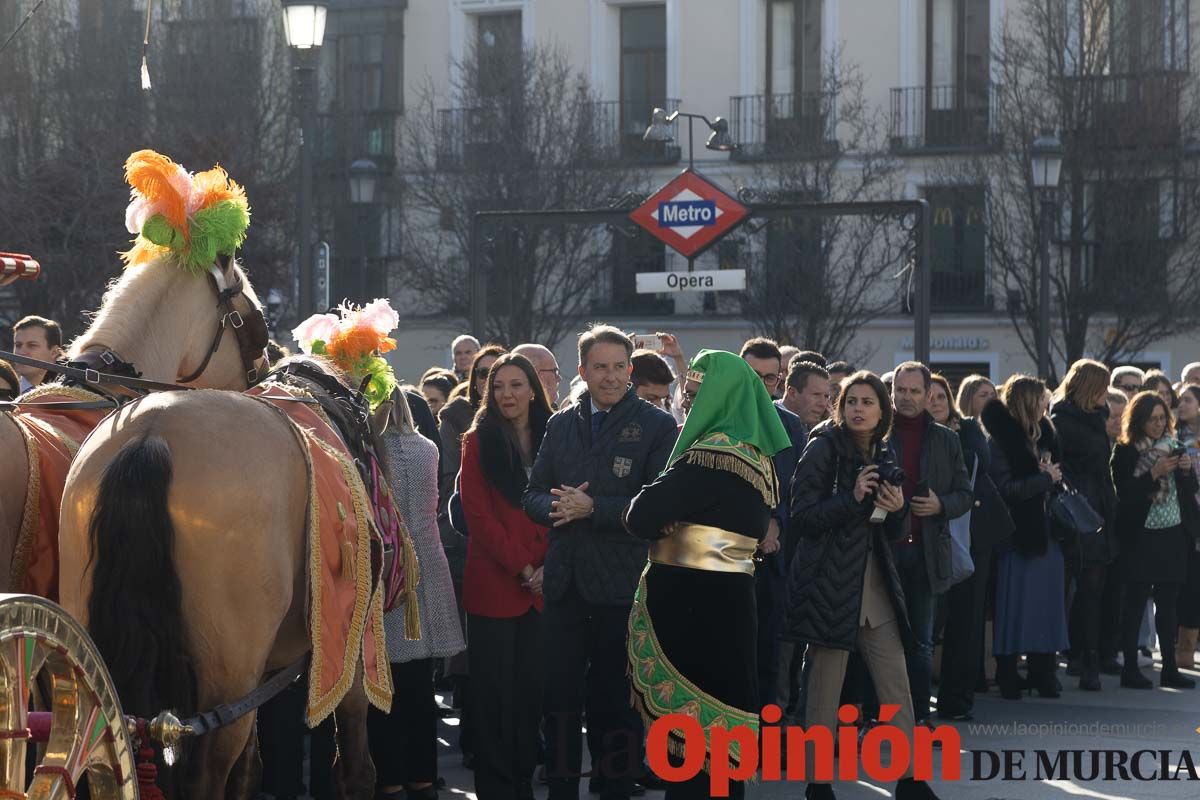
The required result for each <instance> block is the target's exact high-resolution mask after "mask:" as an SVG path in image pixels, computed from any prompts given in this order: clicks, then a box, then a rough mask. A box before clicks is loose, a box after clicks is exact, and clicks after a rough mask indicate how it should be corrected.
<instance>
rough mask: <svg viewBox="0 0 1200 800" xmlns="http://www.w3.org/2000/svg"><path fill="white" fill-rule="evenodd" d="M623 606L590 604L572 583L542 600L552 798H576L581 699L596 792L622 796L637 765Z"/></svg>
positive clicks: (638, 726) (637, 729) (638, 728)
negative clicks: (598, 785)
mask: <svg viewBox="0 0 1200 800" xmlns="http://www.w3.org/2000/svg"><path fill="white" fill-rule="evenodd" d="M629 610H630V607H629V606H624V605H623V606H603V605H597V604H594V603H590V602H588V601H587V600H584V599H583V598H582V597H580V596H579V593H578V592H577V591H576V590H575V588H574V587H571V588H570V589H568V590H567V592H566V594H564V595H563V596H562V597H560V598H558V599H555V600H551V599H550V598H547V599H546V608H545V611H544V613H543V615H542V616H543V623H544V628H543V632H544V635H545V637H546V641H547V642H548V643H550V644H551V645H552V647H553V648H554V650H553V653H554V657H553V658H549V659H547V661H546V708H545V735H546V777H547V779H548V780H549V783H550V798H551V800H577V798H578V797H579V779H580V777H581V772H582V768H583V737H582V734H581V727H582V724H583V710H584V706H585V705H586V707H587V727H588V738H589V739H590V740H591V741H592V742H593V743H594V744H595V747H593V749H592V754H593V761H592V774H593V775H599V776H601V777H603V778H604V792H603V795H602V797H603V798H605V800H607V799H608V798H627V797H629V795H630V792H631V791H632V790H633V782H634V779H635V777H637V775H638V774H639V773H640V771H641V749H642V727H643V726H642V723H641V718H640V716H638V715H637V714H636V713H635V712H634V711H633V708H632V706H631V705H630V700H629V693H630V689H629V679H628V677H627V676H626V662H627V656H626V651H625V635H626V631H627V629H628V625H629ZM471 647H472V648H474V647H475V642H474V641H472V642H471Z"/></svg>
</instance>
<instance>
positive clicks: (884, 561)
mask: <svg viewBox="0 0 1200 800" xmlns="http://www.w3.org/2000/svg"><path fill="white" fill-rule="evenodd" d="M862 466H864V460H863V458H862V456H861V455H860V454H859V453H858V450H857V448H855V447H854V445H853V443H852V442H851V441H850V439H849V437H848V436H847V435H846V434H845V433H844V432H843V431H842V430H841V429H840V428H839V427H837V426H836V425H834V424H833V423H832V422H828V421H827V422H823V423H821V424H820V425H818V426H816V427H815V428H813V430H812V433H811V434H810V435H809V439H808V445H807V446H806V447H805V448H804V454H803V455H802V456H801V457H800V463H799V464H798V465H797V466H796V474H795V477H794V478H793V479H792V519H791V528H792V531H793V532H794V533H798V534H799V538H798V540H797V542H796V554H795V556H794V557H793V559H792V564H791V571H790V573H789V575H788V618H787V625H786V629H785V632H784V637H783V638H785V639H789V640H791V641H798V642H807V643H809V644H815V645H820V646H822V647H832V648H835V649H838V650H853V649H854V646H855V640H856V638H857V635H858V620H859V614H860V611H861V608H862V585H863V574H864V572H865V571H866V568H867V557H868V554H874V557H875V558H877V559H878V561H877V562H876V564H877V565H878V566H879V569H880V572H881V573H882V574H883V577H884V580H885V582H886V583H887V586H888V593H889V595H890V596H891V600H892V606H893V608H894V610H895V613H896V622H897V624H898V625H899V627H900V635H901V638H902V639H903V640H904V642H905V643H906V644H907V643H909V642H910V641H911V638H912V633H911V630H910V629H909V626H908V612H907V611H906V608H905V605H904V591H903V589H901V588H900V577H899V575H897V573H896V565H895V562H894V561H893V560H892V551H891V548H890V547H889V546H888V541H889V540H892V539H898V538H900V536H901V535H902V533H903V527H902V525H903V520H904V515H905V513H906V512H907V508H905V509H904V510H902V511H901V512H899V513H896V514H889V515H888V516H887V519H886V520H884V522H882V523H879V524H876V523H872V522H871V521H870V517H871V511H872V509H873V507H874V504H873V503H872V502H871V501H870V500H869V499H868V500H865V501H864V502H861V503H860V502H858V501H857V500H855V499H854V481H855V479H856V478H857V476H858V471H859V469H860V468H861V467H862Z"/></svg>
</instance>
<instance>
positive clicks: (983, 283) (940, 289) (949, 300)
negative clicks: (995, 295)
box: [929, 269, 992, 312]
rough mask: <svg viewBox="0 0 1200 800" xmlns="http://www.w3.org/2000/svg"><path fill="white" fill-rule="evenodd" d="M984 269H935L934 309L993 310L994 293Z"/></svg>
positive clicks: (931, 296) (952, 310)
mask: <svg viewBox="0 0 1200 800" xmlns="http://www.w3.org/2000/svg"><path fill="white" fill-rule="evenodd" d="M988 288H989V287H988V283H987V275H986V274H985V273H984V271H983V270H982V269H971V270H966V271H963V272H950V271H944V270H934V271H933V273H932V274H931V275H930V287H929V289H930V298H931V300H932V308H933V310H934V311H949V312H961V311H991V310H992V294H991V292H990V291H988Z"/></svg>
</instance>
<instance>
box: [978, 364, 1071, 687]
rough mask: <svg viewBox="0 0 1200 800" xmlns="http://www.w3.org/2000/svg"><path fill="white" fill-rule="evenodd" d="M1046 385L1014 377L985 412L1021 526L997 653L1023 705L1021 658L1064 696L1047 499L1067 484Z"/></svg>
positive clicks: (1037, 682)
mask: <svg viewBox="0 0 1200 800" xmlns="http://www.w3.org/2000/svg"><path fill="white" fill-rule="evenodd" d="M1045 396H1046V385H1045V384H1044V383H1042V382H1041V381H1040V380H1038V379H1037V378H1031V377H1029V376H1028V375H1014V376H1013V377H1012V378H1010V379H1009V380H1008V382H1007V383H1005V384H1004V386H1003V387H1002V388H1001V390H1000V396H999V398H997V399H995V400H993V401H991V402H990V403H988V404H987V405H986V406H984V408H983V413H982V415H981V417H982V420H983V425H984V427H985V428H986V429H987V433H988V447H989V450H990V452H991V456H992V460H991V464H990V465H989V466H988V472H989V474H990V475H991V478H992V482H993V483H994V484H996V488H997V489H998V490H999V492H1000V495H1001V496H1002V497H1003V498H1004V502H1005V503H1006V504H1007V505H1008V510H1009V513H1010V514H1011V515H1012V520H1013V523H1014V525H1015V529H1014V531H1013V537H1012V542H1011V544H1009V545H1006V546H1005V547H1004V548H1003V550H1002V551H1001V553H1000V557H999V561H998V564H997V568H996V620H995V634H994V636H993V645H992V649H993V652H994V653H995V655H996V683H997V684H999V686H1000V695H1001V696H1002V697H1004V698H1005V699H1006V700H1019V699H1020V697H1021V690H1020V686H1019V682H1020V679H1019V677H1018V675H1017V659H1018V658H1019V657H1020V655H1021V654H1022V653H1025V654H1026V655H1027V660H1028V664H1029V677H1028V679H1027V685H1028V686H1029V687H1031V690H1032V689H1037V692H1038V694H1039V695H1041V696H1042V697H1058V696H1059V688H1058V681H1057V680H1056V679H1055V677H1054V671H1055V654H1056V653H1057V651H1059V650H1065V649H1066V648H1067V615H1066V608H1065V605H1066V602H1065V601H1066V593H1065V590H1064V579H1065V576H1064V573H1063V554H1062V549H1061V548H1060V547H1059V545H1058V542H1057V541H1055V540H1054V539H1053V538H1052V537H1051V536H1050V525H1049V518H1048V516H1047V514H1046V500H1047V499H1048V498H1049V496H1050V492H1051V490H1052V489H1053V488H1054V485H1055V484H1057V483H1058V482H1059V481H1061V480H1062V471H1061V469H1060V468H1059V466H1058V462H1059V449H1058V440H1057V437H1056V436H1055V433H1054V426H1053V425H1052V424H1051V423H1050V420H1049V419H1047V418H1045V416H1044V414H1043V406H1044V403H1045Z"/></svg>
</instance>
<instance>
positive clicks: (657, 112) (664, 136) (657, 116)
mask: <svg viewBox="0 0 1200 800" xmlns="http://www.w3.org/2000/svg"><path fill="white" fill-rule="evenodd" d="M680 117H686V118H687V121H688V169H693V168H694V167H695V166H696V159H695V152H694V151H695V147H694V145H693V142H694V139H693V134H694V132H695V131H694V127H693V123H694V122H695V121H696V120H703V121H704V124H705V125H707V126H708V129H709V130H710V131H711V133H709V135H708V140H707V141H705V143H704V146H705V147H706V148H708V149H709V150H716V151H718V152H722V153H727V152H729V151H730V150H736V149H737V144H736V143H735V142H734V141H733V137H732V136H730V135H729V123H728V122H727V121H726V120H724V119H722V118H721V117H716V118H714V119H713V120H712V121H711V122H710V121H709V119H708V117H706V116H704V115H703V114H688V113H685V112H683V111H672V112H671V113H670V114H668V113H667V110H666V109H664V108H656V109H654V112H653V113H652V114H651V115H650V124H649V126H647V127H646V132H645V133H644V134H642V140H643V141H646V142H669V141H671V140H672V139H674V138H675V134H674V133H673V132H672V131H671V124H672V123H673V122H675V120H677V119H679V118H680Z"/></svg>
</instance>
